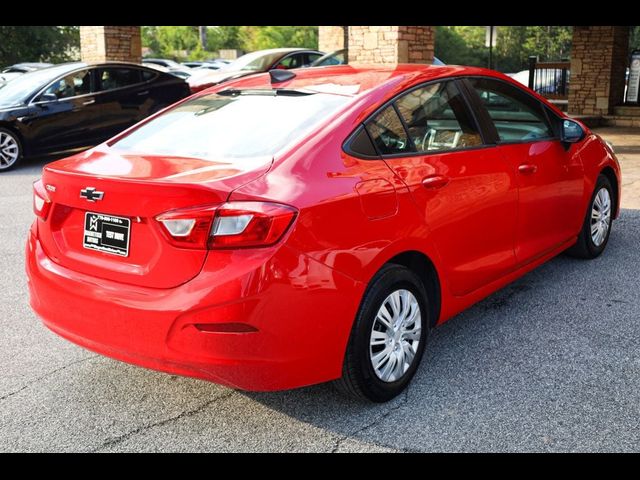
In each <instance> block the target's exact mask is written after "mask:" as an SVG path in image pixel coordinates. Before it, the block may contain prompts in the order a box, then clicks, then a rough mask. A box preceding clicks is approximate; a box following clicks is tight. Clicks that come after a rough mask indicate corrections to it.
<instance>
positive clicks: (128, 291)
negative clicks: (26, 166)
mask: <svg viewBox="0 0 640 480" xmlns="http://www.w3.org/2000/svg"><path fill="white" fill-rule="evenodd" d="M619 204H620V168H619V165H618V162H617V160H616V157H615V155H614V153H613V151H612V150H611V149H610V147H609V146H608V145H607V144H605V142H604V141H603V140H601V139H600V138H599V137H598V136H597V135H595V134H593V133H592V132H590V131H589V129H588V128H586V127H585V126H584V125H582V124H580V123H579V122H576V121H574V120H571V119H569V118H567V117H566V116H565V115H564V114H563V113H562V112H560V111H558V110H557V109H555V108H554V107H553V106H552V105H550V104H549V103H547V102H546V101H545V100H544V99H542V98H541V97H539V96H538V95H536V94H535V93H533V92H531V91H529V90H527V89H526V88H524V87H522V86H521V85H519V84H517V83H515V82H514V81H512V80H511V79H509V78H508V77H506V76H504V75H501V74H499V73H496V72H493V71H489V70H484V69H479V68H465V67H450V66H448V67H426V66H415V65H414V66H407V65H405V66H399V67H397V68H395V69H392V68H384V67H376V68H362V69H357V68H354V67H351V66H339V67H329V68H316V69H308V70H304V69H303V70H298V71H296V72H295V73H293V72H272V73H271V74H268V73H266V74H261V75H256V76H253V77H250V78H246V79H241V80H237V81H235V82H232V83H227V84H225V85H224V86H223V87H214V88H213V89H209V90H207V91H203V92H200V93H199V94H197V95H195V96H192V97H190V98H188V99H186V100H184V101H182V102H180V103H178V104H175V105H174V106H173V107H171V108H169V109H167V110H165V111H163V112H160V113H159V114H157V115H155V116H153V117H150V118H148V119H147V120H145V121H143V122H141V123H139V124H137V125H135V126H134V127H132V128H130V129H129V130H127V131H125V132H124V133H122V134H120V135H119V136H117V137H115V138H113V139H111V140H110V141H108V142H106V143H104V144H102V145H100V146H98V147H96V148H94V149H92V150H89V151H86V152H83V153H80V154H78V155H74V156H72V157H69V158H66V159H63V160H59V161H57V162H54V163H51V164H49V165H47V166H46V167H45V168H44V173H43V176H42V179H41V180H39V181H37V182H36V183H35V184H34V210H35V214H36V216H37V219H36V221H35V222H34V224H33V226H32V228H31V230H30V233H29V238H28V243H27V248H26V257H27V258H26V260H27V267H26V268H27V272H28V276H29V288H30V293H31V305H32V307H33V309H34V310H35V311H36V312H37V314H38V315H39V316H40V317H41V318H42V319H43V321H44V323H45V324H46V325H47V326H48V327H49V328H50V329H52V330H53V331H54V332H56V333H58V334H60V335H62V336H63V337H65V338H67V339H69V340H71V341H73V342H76V343H78V344H80V345H82V346H84V347H86V348H89V349H91V350H94V351H96V352H99V353H102V354H105V355H108V356H110V357H113V358H116V359H120V360H123V361H126V362H131V363H134V364H138V365H142V366H145V367H149V368H154V369H158V370H162V371H166V372H171V373H178V374H182V375H188V376H193V377H199V378H203V379H207V380H212V381H214V382H219V383H222V384H225V385H229V386H232V387H236V388H241V389H248V390H278V389H288V388H294V387H300V386H303V385H310V384H314V383H319V382H325V381H329V380H337V382H336V383H337V384H338V386H340V387H341V388H342V389H343V390H345V391H347V392H349V393H351V394H353V395H356V396H358V397H362V398H366V399H369V400H372V401H376V402H381V401H386V400H389V399H391V398H393V397H394V396H396V395H398V394H399V393H400V392H401V391H402V390H403V389H404V388H405V387H406V386H407V384H408V383H409V381H410V380H411V378H412V377H413V375H414V373H415V372H416V369H417V368H418V365H419V363H420V359H421V357H422V354H423V352H424V348H425V344H426V342H427V340H428V334H429V331H430V330H431V329H432V328H433V327H435V326H436V325H439V324H441V323H443V322H444V321H446V320H447V319H449V318H451V317H452V316H453V315H455V314H456V313H458V312H460V311H461V310H463V309H465V308H467V307H468V306H470V305H472V304H473V303H475V302H477V301H479V300H480V299H482V298H484V297H486V296H487V295H489V294H490V293H492V292H494V291H496V290H497V289H499V288H501V287H503V286H505V285H506V284H508V283H509V282H511V281H513V280H515V279H516V278H518V277H520V276H522V275H523V274H525V273H526V272H528V271H530V270H532V269H533V268H535V267H537V266H538V265H540V264H542V263H543V262H546V261H547V260H549V259H551V258H552V257H554V256H556V255H558V254H559V253H561V252H564V251H565V250H568V252H570V253H571V254H573V255H575V256H578V257H583V258H594V257H596V256H598V255H600V254H601V253H602V252H603V250H604V249H605V247H606V245H607V241H608V239H609V234H610V231H611V224H612V220H613V219H614V218H616V217H617V215H618V212H619Z"/></svg>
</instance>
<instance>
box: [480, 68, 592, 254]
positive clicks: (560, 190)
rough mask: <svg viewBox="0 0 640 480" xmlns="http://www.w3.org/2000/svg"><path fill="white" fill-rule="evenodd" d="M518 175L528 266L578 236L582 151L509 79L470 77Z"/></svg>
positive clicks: (519, 247) (521, 238) (521, 244)
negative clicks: (567, 143)
mask: <svg viewBox="0 0 640 480" xmlns="http://www.w3.org/2000/svg"><path fill="white" fill-rule="evenodd" d="M468 81H469V85H470V86H471V87H472V89H473V90H475V92H476V93H477V94H478V96H479V98H480V101H481V102H482V103H483V104H484V106H485V107H486V110H487V112H488V113H489V116H490V117H491V122H492V123H493V125H494V126H495V130H496V134H497V137H498V145H499V147H498V149H499V151H500V152H501V154H502V155H503V157H504V159H505V160H506V161H507V162H508V163H509V165H510V166H511V168H512V169H513V170H515V171H516V175H517V179H518V192H519V205H518V227H517V234H516V257H517V259H518V263H519V264H525V263H528V262H530V261H532V260H535V259H536V258H537V257H539V256H541V255H544V254H545V253H546V252H549V251H551V250H553V249H554V248H556V247H558V246H560V245H561V244H562V243H564V242H566V241H567V240H569V239H571V238H572V237H574V236H575V235H576V234H577V232H578V231H579V230H580V225H581V224H582V220H583V212H582V210H581V208H582V206H581V204H582V198H583V189H584V180H583V179H584V174H583V170H582V164H581V162H580V158H579V156H578V155H577V154H571V153H569V152H568V151H567V150H565V148H564V146H563V145H562V144H561V142H560V140H559V138H558V133H559V129H558V128H556V127H555V126H554V125H553V123H552V122H553V121H554V120H555V121H558V120H559V119H557V118H556V117H555V114H553V113H552V112H550V111H548V110H547V109H546V107H544V106H543V104H542V103H541V102H540V101H539V100H537V99H535V98H534V97H533V96H530V95H528V94H526V93H525V92H524V91H522V90H520V89H519V88H517V87H514V86H512V85H510V84H508V83H507V82H504V81H500V80H495V79H489V78H482V77H477V78H470V79H469V80H468Z"/></svg>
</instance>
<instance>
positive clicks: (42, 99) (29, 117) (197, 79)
mask: <svg viewBox="0 0 640 480" xmlns="http://www.w3.org/2000/svg"><path fill="white" fill-rule="evenodd" d="M343 63H346V58H345V51H344V50H339V51H336V52H332V53H329V54H324V53H323V52H320V51H318V50H310V49H305V48H276V49H269V50H261V51H257V52H252V53H248V54H246V55H243V56H241V57H239V58H238V59H236V60H234V61H232V62H227V61H226V60H222V59H214V60H209V61H206V62H187V64H180V63H178V62H175V61H174V60H170V59H161V58H145V59H143V61H142V64H133V63H117V62H106V63H96V64H87V63H82V62H74V63H66V64H61V65H52V64H48V63H22V64H17V65H14V66H12V67H9V68H7V69H5V70H4V71H3V72H2V75H3V76H13V78H11V79H10V81H7V82H6V83H4V84H3V85H0V171H4V170H8V169H10V168H12V167H13V166H15V165H16V164H17V163H18V162H19V161H20V159H21V158H23V157H25V156H32V155H42V154H51V153H58V152H64V151H67V150H75V149H85V148H88V147H92V146H94V145H97V144H99V143H101V142H103V141H104V140H106V139H108V138H110V137H111V136H113V135H115V134H117V133H119V132H121V131H122V130H124V129H126V128H128V127H129V126H131V125H133V124H134V123H136V122H138V121H140V120H142V119H143V118H145V117H147V116H149V115H151V114H153V113H155V112H157V111H158V110H160V109H162V108H164V107H166V106H168V105H170V104H172V103H174V102H176V101H178V100H180V99H182V98H184V97H187V96H188V95H190V94H192V93H195V92H199V91H201V90H204V89H206V88H209V87H211V86H214V85H220V84H222V83H224V82H228V81H231V80H235V79H238V78H241V77H247V76H250V75H255V74H259V73H264V72H267V71H271V70H290V69H295V68H301V67H322V66H331V65H340V64H343ZM434 63H435V64H442V62H440V61H439V60H438V59H436V60H435V62H434Z"/></svg>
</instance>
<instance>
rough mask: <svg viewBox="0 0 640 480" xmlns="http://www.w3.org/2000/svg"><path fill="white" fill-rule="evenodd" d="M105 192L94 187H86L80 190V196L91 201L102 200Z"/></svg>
mask: <svg viewBox="0 0 640 480" xmlns="http://www.w3.org/2000/svg"><path fill="white" fill-rule="evenodd" d="M102 197H104V192H97V191H96V189H95V188H94V187H86V188H83V189H82V190H80V198H86V199H87V200H88V201H89V202H95V201H97V200H102Z"/></svg>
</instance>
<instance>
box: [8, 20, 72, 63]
mask: <svg viewBox="0 0 640 480" xmlns="http://www.w3.org/2000/svg"><path fill="white" fill-rule="evenodd" d="M0 39H2V40H1V41H0V66H2V65H11V64H14V63H18V62H52V63H56V62H64V61H70V60H78V59H79V57H80V30H79V27H77V26H76V27H72V26H60V27H54V26H33V27H31V26H0Z"/></svg>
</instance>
